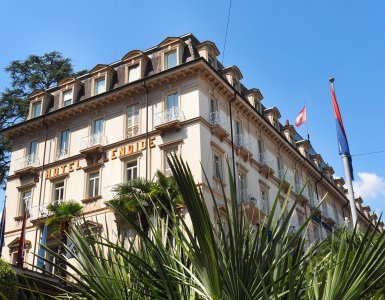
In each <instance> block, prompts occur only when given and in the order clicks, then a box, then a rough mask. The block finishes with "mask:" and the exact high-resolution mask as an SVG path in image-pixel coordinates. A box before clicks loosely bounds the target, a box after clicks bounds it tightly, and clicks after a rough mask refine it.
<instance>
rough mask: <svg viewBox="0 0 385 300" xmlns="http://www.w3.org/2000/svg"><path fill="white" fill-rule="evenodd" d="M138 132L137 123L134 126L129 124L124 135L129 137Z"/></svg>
mask: <svg viewBox="0 0 385 300" xmlns="http://www.w3.org/2000/svg"><path fill="white" fill-rule="evenodd" d="M138 134H139V124H137V125H134V126H129V127H128V128H127V131H126V137H127V138H131V137H133V136H137V135H138Z"/></svg>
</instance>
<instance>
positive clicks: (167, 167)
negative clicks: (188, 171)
mask: <svg viewBox="0 0 385 300" xmlns="http://www.w3.org/2000/svg"><path fill="white" fill-rule="evenodd" d="M177 155H178V148H177V147H175V148H170V149H167V150H164V163H163V165H164V174H165V175H166V176H172V171H171V168H170V165H169V164H168V161H167V158H168V157H171V156H177Z"/></svg>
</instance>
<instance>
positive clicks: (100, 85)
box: [95, 78, 106, 95]
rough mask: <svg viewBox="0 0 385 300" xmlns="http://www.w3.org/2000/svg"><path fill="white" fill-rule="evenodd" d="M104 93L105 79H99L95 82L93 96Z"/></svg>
mask: <svg viewBox="0 0 385 300" xmlns="http://www.w3.org/2000/svg"><path fill="white" fill-rule="evenodd" d="M105 91H106V79H105V78H100V79H97V80H95V95H98V94H100V93H104V92H105Z"/></svg>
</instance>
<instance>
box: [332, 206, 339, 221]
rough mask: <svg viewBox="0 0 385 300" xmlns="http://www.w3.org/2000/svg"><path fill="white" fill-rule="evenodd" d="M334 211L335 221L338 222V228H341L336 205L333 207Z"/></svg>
mask: <svg viewBox="0 0 385 300" xmlns="http://www.w3.org/2000/svg"><path fill="white" fill-rule="evenodd" d="M333 211H334V220H335V221H336V224H337V226H339V225H340V220H339V219H338V210H337V207H336V206H335V205H334V206H333Z"/></svg>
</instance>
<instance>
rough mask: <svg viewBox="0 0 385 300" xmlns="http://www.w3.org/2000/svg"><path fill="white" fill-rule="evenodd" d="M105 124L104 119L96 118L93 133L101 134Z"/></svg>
mask: <svg viewBox="0 0 385 300" xmlns="http://www.w3.org/2000/svg"><path fill="white" fill-rule="evenodd" d="M103 124H104V119H97V120H94V122H93V126H92V134H94V135H96V134H99V135H101V134H102V133H103Z"/></svg>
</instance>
